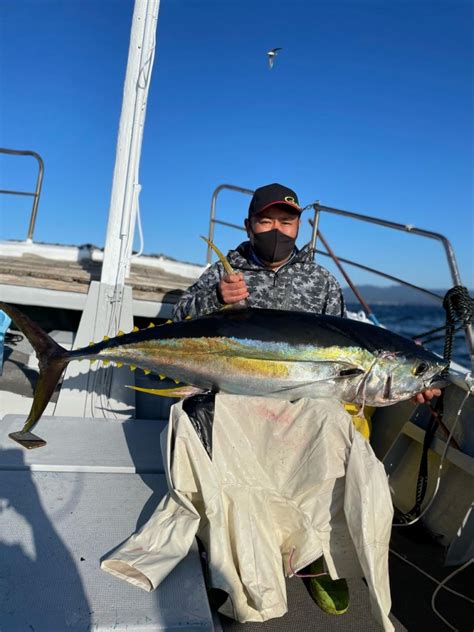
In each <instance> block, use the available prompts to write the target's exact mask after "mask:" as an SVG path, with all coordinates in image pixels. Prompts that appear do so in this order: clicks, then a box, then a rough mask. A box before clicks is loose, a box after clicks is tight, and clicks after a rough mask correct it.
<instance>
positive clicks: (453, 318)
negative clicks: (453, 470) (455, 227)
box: [396, 285, 474, 524]
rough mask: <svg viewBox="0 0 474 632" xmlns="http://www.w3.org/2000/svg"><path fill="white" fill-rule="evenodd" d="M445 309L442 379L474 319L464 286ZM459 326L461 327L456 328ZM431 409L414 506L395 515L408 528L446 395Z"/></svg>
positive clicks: (420, 495)
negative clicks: (459, 334)
mask: <svg viewBox="0 0 474 632" xmlns="http://www.w3.org/2000/svg"><path fill="white" fill-rule="evenodd" d="M443 307H444V309H445V312H446V324H445V325H444V329H445V335H444V351H443V357H444V359H445V360H446V361H447V363H448V364H447V367H446V369H444V371H443V373H442V375H445V374H447V373H448V371H449V363H450V362H451V356H452V353H453V342H454V336H455V333H456V331H459V329H460V328H461V327H463V326H466V325H468V324H469V323H471V322H472V321H473V319H474V299H472V298H471V297H470V296H469V292H468V291H467V289H466V288H465V287H464V286H462V285H456V286H454V287H453V288H451V289H450V290H448V291H447V293H446V296H445V297H444V300H443ZM456 325H458V327H457V328H456ZM441 329H442V328H441V327H440V328H438V329H434V330H432V331H430V332H426V334H425V335H428V334H430V333H434V332H435V331H440V330H441ZM429 408H430V412H431V416H430V419H429V422H428V426H427V428H426V431H425V438H424V441H423V449H422V452H421V460H420V467H419V470H418V479H417V482H416V493H415V504H414V505H413V507H412V508H411V509H410V511H407V512H406V513H401V512H399V511H398V510H397V511H396V519H397V521H398V523H399V524H407V523H408V522H411V521H412V520H414V519H416V518H418V516H419V515H420V514H421V505H422V503H423V500H424V498H425V495H426V489H427V487H428V450H429V448H430V446H431V443H432V441H433V438H434V436H435V433H436V430H437V428H438V425H439V424H440V422H441V421H442V418H443V412H444V391H442V392H441V396H440V397H438V398H437V400H436V403H435V405H434V406H429Z"/></svg>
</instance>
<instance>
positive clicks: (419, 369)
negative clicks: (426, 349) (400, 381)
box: [413, 362, 428, 375]
mask: <svg viewBox="0 0 474 632" xmlns="http://www.w3.org/2000/svg"><path fill="white" fill-rule="evenodd" d="M427 370H428V364H427V363H426V362H420V364H417V365H416V367H415V368H414V369H413V375H423V373H426V371H427Z"/></svg>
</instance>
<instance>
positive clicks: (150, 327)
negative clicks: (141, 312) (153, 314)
mask: <svg viewBox="0 0 474 632" xmlns="http://www.w3.org/2000/svg"><path fill="white" fill-rule="evenodd" d="M153 327H156V325H155V323H150V324H149V325H148V327H147V329H153Z"/></svg>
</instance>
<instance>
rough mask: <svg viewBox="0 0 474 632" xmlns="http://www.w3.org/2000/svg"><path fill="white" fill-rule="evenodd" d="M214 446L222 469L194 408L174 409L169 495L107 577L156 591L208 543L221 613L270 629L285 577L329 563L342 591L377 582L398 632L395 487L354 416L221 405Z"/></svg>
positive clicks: (280, 607) (338, 409)
mask: <svg viewBox="0 0 474 632" xmlns="http://www.w3.org/2000/svg"><path fill="white" fill-rule="evenodd" d="M165 441H166V443H165ZM212 441H213V445H212V460H211V459H210V458H209V456H208V454H207V452H206V450H205V449H204V447H203V445H202V444H201V442H200V440H199V438H198V436H197V434H196V431H195V430H194V428H193V426H192V425H191V422H190V420H189V418H188V416H187V415H186V414H185V413H184V411H183V410H182V403H181V402H180V403H177V404H175V405H174V406H173V407H172V409H171V415H170V422H169V425H168V428H167V429H166V430H165V431H164V432H163V435H162V444H163V445H162V449H163V452H164V463H165V470H166V475H167V480H168V488H169V492H168V494H167V495H166V496H165V497H164V498H163V499H162V501H161V503H160V505H159V506H158V508H157V509H156V510H155V512H154V514H153V515H152V517H151V518H150V520H149V521H148V522H147V523H146V524H145V525H144V526H143V527H142V528H141V529H140V530H139V531H138V532H137V533H135V534H134V535H132V536H131V537H130V538H129V539H128V540H127V541H126V542H125V543H124V544H123V545H122V546H121V547H119V549H118V550H116V551H114V552H113V553H112V554H111V555H109V557H108V558H107V559H105V560H104V561H103V562H102V564H101V566H102V568H103V569H104V570H105V571H108V572H109V573H112V574H113V575H116V576H117V577H120V578H122V579H125V580H127V581H129V582H131V583H132V584H135V585H137V586H139V587H140V588H144V589H145V590H148V591H150V590H153V589H154V588H156V587H157V586H158V585H159V584H160V582H162V581H163V580H164V578H165V577H166V576H167V575H168V573H170V572H171V571H172V570H173V568H174V567H175V566H176V565H177V564H178V562H180V561H181V560H182V559H183V558H184V557H185V556H186V555H187V553H188V551H189V548H190V546H191V544H192V543H193V540H194V537H195V536H196V535H198V536H199V538H200V539H201V540H202V542H203V544H204V546H205V548H206V551H207V555H208V563H209V576H210V583H211V585H212V586H213V587H215V588H220V589H222V590H224V591H225V592H227V593H228V595H229V597H228V599H227V601H226V602H225V603H224V605H223V606H221V608H220V612H222V613H223V614H225V615H227V616H229V617H232V618H234V619H236V620H237V621H241V622H246V621H266V620H268V619H271V618H273V617H280V616H282V615H283V614H285V612H287V599H286V586H285V574H286V575H287V576H292V575H293V574H294V572H295V571H298V570H300V569H302V568H303V567H305V566H306V565H307V564H309V563H310V562H312V561H314V560H316V559H317V558H318V557H320V556H321V554H323V555H324V559H325V563H326V567H327V569H328V571H329V573H330V576H331V577H332V578H333V579H337V578H341V577H346V578H348V577H361V576H362V575H363V576H365V578H366V580H367V583H368V586H369V590H370V599H371V607H372V612H373V615H374V616H375V618H376V619H377V620H378V621H379V622H380V623H381V624H382V626H383V627H384V629H385V630H386V631H391V630H393V629H394V628H393V625H392V624H391V622H390V620H389V618H388V614H389V611H390V606H391V602H390V587H389V580H388V545H389V538H390V531H391V524H392V515H393V508H392V501H391V498H390V492H389V488H388V483H387V477H386V474H385V471H384V468H383V465H382V463H380V461H378V459H377V458H376V457H375V455H374V453H373V451H372V448H371V447H370V445H369V443H368V442H367V441H366V440H365V439H364V438H363V437H362V436H361V435H360V434H359V433H358V432H357V431H356V430H355V429H354V426H353V424H352V421H351V417H350V416H349V415H348V414H347V413H346V412H345V410H344V409H343V407H342V406H341V405H340V404H339V403H338V402H335V401H334V400H329V399H319V400H314V399H301V400H298V401H297V402H294V403H290V402H287V401H282V400H278V399H268V398H261V397H241V396H237V395H217V396H216V399H215V416H214V424H213V430H212Z"/></svg>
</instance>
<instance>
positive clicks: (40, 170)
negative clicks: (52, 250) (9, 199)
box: [0, 147, 44, 241]
mask: <svg viewBox="0 0 474 632" xmlns="http://www.w3.org/2000/svg"><path fill="white" fill-rule="evenodd" d="M0 154H8V155H11V156H32V157H33V158H35V159H36V160H37V161H38V176H37V178H36V188H35V190H34V191H14V190H11V189H0V193H4V194H7V195H26V196H28V197H33V208H32V209H31V217H30V225H29V226H28V235H27V241H33V233H34V230H35V223H36V215H37V214H38V205H39V200H40V195H41V187H42V186H43V175H44V162H43V159H42V158H41V156H40V155H39V154H38V153H37V152H36V151H30V150H28V149H25V150H23V149H6V148H5V147H0Z"/></svg>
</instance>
